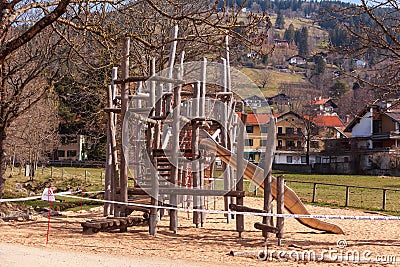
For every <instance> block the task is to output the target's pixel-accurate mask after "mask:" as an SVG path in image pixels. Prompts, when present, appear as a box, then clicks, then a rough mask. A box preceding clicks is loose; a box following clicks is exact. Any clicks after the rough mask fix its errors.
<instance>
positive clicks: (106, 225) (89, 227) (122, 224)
mask: <svg viewBox="0 0 400 267" xmlns="http://www.w3.org/2000/svg"><path fill="white" fill-rule="evenodd" d="M141 225H148V219H147V218H139V217H109V218H105V219H100V220H90V221H86V222H82V223H81V226H82V227H83V234H95V233H98V232H100V231H102V232H109V231H113V230H117V229H119V230H120V231H121V232H126V229H127V228H128V227H131V226H141Z"/></svg>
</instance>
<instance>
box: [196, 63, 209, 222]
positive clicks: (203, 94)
mask: <svg viewBox="0 0 400 267" xmlns="http://www.w3.org/2000/svg"><path fill="white" fill-rule="evenodd" d="M200 81H201V82H199V83H198V84H199V90H200V102H199V116H200V117H201V118H205V117H206V110H205V108H206V107H205V100H206V88H207V86H206V84H207V59H206V58H203V61H202V64H201V72H200ZM199 134H200V132H199ZM199 165H200V166H199V167H200V168H199V171H200V187H201V189H203V188H204V178H205V173H204V164H203V161H202V160H200V162H199ZM205 199H206V197H205V196H202V197H201V199H200V208H201V209H204V207H205ZM206 215H207V213H205V212H201V213H200V217H201V226H202V227H203V226H204V223H205V222H206Z"/></svg>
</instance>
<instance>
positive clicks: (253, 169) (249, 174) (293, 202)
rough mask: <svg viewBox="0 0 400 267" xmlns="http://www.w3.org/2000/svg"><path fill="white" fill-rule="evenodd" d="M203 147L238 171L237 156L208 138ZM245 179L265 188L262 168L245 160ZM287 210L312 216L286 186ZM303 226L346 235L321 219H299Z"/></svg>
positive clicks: (274, 181) (335, 226)
mask: <svg viewBox="0 0 400 267" xmlns="http://www.w3.org/2000/svg"><path fill="white" fill-rule="evenodd" d="M201 144H202V145H205V146H206V147H207V148H210V149H216V153H217V156H218V157H220V158H221V160H222V161H224V162H225V163H226V164H229V165H230V166H231V167H232V168H234V169H236V167H237V156H236V154H234V153H232V152H231V151H229V150H228V149H226V148H224V147H222V146H220V145H219V144H217V143H216V142H214V141H213V140H212V139H210V138H207V139H203V140H202V141H201ZM244 177H246V178H247V179H249V180H252V181H253V182H254V183H255V184H257V185H259V186H260V187H261V188H264V183H263V180H264V171H263V169H261V168H260V167H258V166H256V165H254V164H252V163H251V162H248V161H247V160H245V171H244ZM272 196H273V197H274V198H276V178H275V177H272ZM285 208H286V209H287V210H288V211H289V212H290V213H291V214H310V213H309V212H308V211H307V209H306V207H305V206H304V204H303V203H302V202H301V200H300V199H299V197H298V196H297V195H296V193H295V192H294V191H293V190H292V189H290V188H289V187H287V186H286V185H285ZM297 220H298V221H299V222H300V223H301V224H303V225H305V226H307V227H310V228H312V229H316V230H321V231H326V232H329V233H333V234H344V232H343V230H342V229H341V228H340V227H339V226H337V225H334V224H332V223H328V222H323V221H321V220H319V219H314V218H298V219H297Z"/></svg>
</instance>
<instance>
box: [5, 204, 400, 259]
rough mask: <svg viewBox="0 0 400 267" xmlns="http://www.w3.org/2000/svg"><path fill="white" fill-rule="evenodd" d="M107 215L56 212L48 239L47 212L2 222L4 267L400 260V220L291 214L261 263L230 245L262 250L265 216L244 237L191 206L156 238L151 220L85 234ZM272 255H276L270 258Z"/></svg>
mask: <svg viewBox="0 0 400 267" xmlns="http://www.w3.org/2000/svg"><path fill="white" fill-rule="evenodd" d="M219 205H220V202H219V203H218V206H219ZM245 205H246V206H251V207H256V208H257V207H258V208H261V207H262V199H257V198H251V197H246V199H245ZM307 208H308V209H309V211H310V212H311V213H312V214H340V215H369V216H371V215H373V214H370V213H366V212H362V211H357V210H350V209H331V208H325V207H314V206H307ZM138 215H139V213H138ZM101 216H102V209H101V208H97V209H92V210H90V211H88V212H85V211H84V212H82V213H81V212H64V213H63V215H62V216H58V217H51V220H50V234H49V243H48V244H47V245H46V233H47V218H38V219H37V220H35V221H25V222H2V223H0V232H1V233H2V238H1V241H0V242H1V243H0V261H1V262H2V263H1V264H0V266H44V265H46V264H47V262H48V260H49V259H51V260H50V262H54V263H62V266H78V265H81V266H180V267H184V266H298V265H308V266H315V265H318V266H324V265H329V266H356V265H358V264H357V263H350V262H346V261H342V262H340V261H337V262H335V263H328V262H326V261H327V259H336V258H338V257H340V255H344V256H346V255H348V256H347V258H349V259H351V260H352V259H355V260H357V259H360V260H364V263H363V264H362V265H363V266H376V265H378V262H381V261H385V262H393V260H395V259H396V260H397V261H398V262H399V263H397V264H399V265H400V221H353V220H332V221H331V222H333V223H335V224H338V225H339V226H340V227H342V229H343V230H344V231H345V235H334V234H324V233H319V232H318V231H315V230H312V229H309V228H307V227H305V226H303V225H301V224H300V223H298V222H297V221H296V220H294V219H286V220H285V236H284V239H283V242H282V246H281V247H278V246H277V239H276V238H275V237H274V236H272V237H271V238H270V239H269V241H268V251H267V252H268V253H267V255H268V260H267V261H260V260H259V259H257V258H256V257H253V258H251V257H238V256H235V257H233V256H229V255H228V254H229V252H230V251H242V252H243V251H249V252H251V254H254V255H257V252H258V251H260V250H263V249H264V246H265V243H264V240H263V238H262V236H261V232H260V231H258V230H256V229H254V228H253V224H254V223H255V222H259V221H261V219H260V218H259V217H250V216H246V218H245V222H246V232H244V233H243V236H242V238H238V234H237V232H235V221H234V220H232V222H231V223H230V224H227V223H226V218H225V217H224V215H219V214H215V215H212V214H208V215H207V223H206V224H205V225H204V227H203V228H195V227H194V225H193V224H192V215H191V214H189V215H188V214H187V213H185V212H181V213H179V231H178V233H177V234H174V233H172V232H171V231H169V229H168V223H169V218H168V216H165V217H163V219H162V220H161V221H160V222H159V224H158V229H157V235H156V236H155V237H153V236H150V235H149V234H148V228H147V227H145V226H140V227H131V228H129V229H128V232H126V233H119V232H113V233H111V232H110V233H108V232H100V233H97V234H93V235H83V234H82V227H81V225H80V222H82V221H85V220H87V219H96V218H100V217H101ZM338 241H339V245H341V246H340V247H339V246H338ZM24 247H29V248H26V249H24ZM273 250H275V252H274V251H273ZM278 251H280V254H279V255H280V256H282V257H281V259H284V258H285V257H286V259H289V260H288V261H286V262H284V261H281V260H279V259H277V258H276V257H277V256H278ZM304 253H310V254H309V255H313V254H312V253H314V254H315V255H316V257H315V258H314V259H315V260H316V261H309V260H307V258H306V256H307V255H306V254H304ZM329 253H330V254H329ZM357 253H358V254H357ZM46 255H48V256H46ZM321 255H324V256H325V260H324V261H319V260H320V259H321ZM353 255H355V256H353ZM357 255H360V256H359V257H358V256H357ZM271 256H275V257H274V258H273V259H271ZM302 257H303V258H302ZM345 258H346V257H345ZM302 259H306V260H305V261H302ZM370 260H371V261H370ZM367 261H370V262H367ZM388 265H390V266H391V265H394V264H387V265H386V266H388Z"/></svg>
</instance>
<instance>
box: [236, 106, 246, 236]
mask: <svg viewBox="0 0 400 267" xmlns="http://www.w3.org/2000/svg"><path fill="white" fill-rule="evenodd" d="M243 111H244V110H242V115H241V118H240V122H239V120H238V135H237V139H236V140H237V169H236V179H237V183H236V190H237V191H243V175H244V161H243V159H244V132H245V127H244V125H246V121H247V114H245V113H243ZM243 202H244V201H243V197H238V198H236V203H237V205H241V206H243V204H244V203H243ZM236 231H237V232H238V233H239V237H242V232H243V231H244V216H243V215H240V214H238V215H236Z"/></svg>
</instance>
